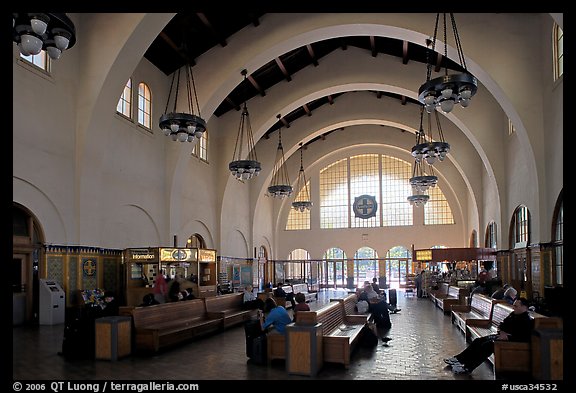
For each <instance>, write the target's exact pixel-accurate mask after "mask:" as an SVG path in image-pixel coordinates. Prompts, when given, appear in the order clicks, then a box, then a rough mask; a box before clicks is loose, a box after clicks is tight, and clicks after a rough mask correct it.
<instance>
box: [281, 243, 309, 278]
mask: <svg viewBox="0 0 576 393" xmlns="http://www.w3.org/2000/svg"><path fill="white" fill-rule="evenodd" d="M309 259H310V253H309V252H308V251H306V250H304V249H302V248H297V249H295V250H292V251H291V252H290V254H288V260H290V261H307V260H309ZM308 276H309V271H308V270H307V269H306V264H305V263H303V262H286V264H285V266H284V277H285V278H287V279H292V280H306V278H307V277H308Z"/></svg>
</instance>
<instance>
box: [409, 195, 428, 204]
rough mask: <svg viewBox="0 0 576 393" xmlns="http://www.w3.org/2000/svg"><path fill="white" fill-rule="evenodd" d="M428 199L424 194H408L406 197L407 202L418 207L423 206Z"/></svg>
mask: <svg viewBox="0 0 576 393" xmlns="http://www.w3.org/2000/svg"><path fill="white" fill-rule="evenodd" d="M428 199H430V197H429V196H428V195H426V194H421V195H410V196H409V197H408V202H410V204H411V205H412V206H416V207H420V206H424V205H425V204H426V202H428Z"/></svg>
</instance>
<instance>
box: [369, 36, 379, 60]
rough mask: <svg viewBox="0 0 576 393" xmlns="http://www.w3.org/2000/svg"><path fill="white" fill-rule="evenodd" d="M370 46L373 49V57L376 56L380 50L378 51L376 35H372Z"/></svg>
mask: <svg viewBox="0 0 576 393" xmlns="http://www.w3.org/2000/svg"><path fill="white" fill-rule="evenodd" d="M370 48H371V49H372V57H376V56H377V55H378V51H376V37H374V36H373V35H371V36H370Z"/></svg>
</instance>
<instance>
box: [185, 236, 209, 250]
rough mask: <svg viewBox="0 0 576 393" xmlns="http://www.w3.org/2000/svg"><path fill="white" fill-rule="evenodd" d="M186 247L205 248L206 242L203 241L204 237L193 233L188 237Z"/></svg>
mask: <svg viewBox="0 0 576 393" xmlns="http://www.w3.org/2000/svg"><path fill="white" fill-rule="evenodd" d="M186 247H187V248H206V242H205V241H204V238H203V237H202V236H201V235H199V234H197V233H195V234H193V235H192V236H190V237H189V238H188V240H187V241H186Z"/></svg>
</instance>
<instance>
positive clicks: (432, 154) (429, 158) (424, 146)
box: [412, 107, 450, 165]
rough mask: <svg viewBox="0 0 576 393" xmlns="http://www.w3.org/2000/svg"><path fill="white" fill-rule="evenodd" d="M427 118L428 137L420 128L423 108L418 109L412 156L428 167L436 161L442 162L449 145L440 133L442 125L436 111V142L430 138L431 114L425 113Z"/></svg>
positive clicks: (448, 150)
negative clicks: (418, 114)
mask: <svg viewBox="0 0 576 393" xmlns="http://www.w3.org/2000/svg"><path fill="white" fill-rule="evenodd" d="M427 116H428V121H427V123H428V135H426V133H425V132H424V129H423V127H422V123H423V119H424V107H422V108H421V109H420V130H419V131H418V132H417V133H416V145H414V146H413V147H412V156H413V157H414V158H415V159H416V162H417V163H419V162H420V161H421V160H422V159H424V160H426V162H427V163H428V164H430V165H433V164H434V162H436V160H437V159H438V160H439V161H444V158H446V155H447V154H448V153H449V152H450V144H449V143H447V142H446V141H445V140H444V133H443V132H442V125H441V124H440V116H439V115H438V111H434V116H435V118H436V128H438V138H439V140H438V141H434V139H433V138H432V119H431V116H432V114H431V113H429V112H427Z"/></svg>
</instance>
